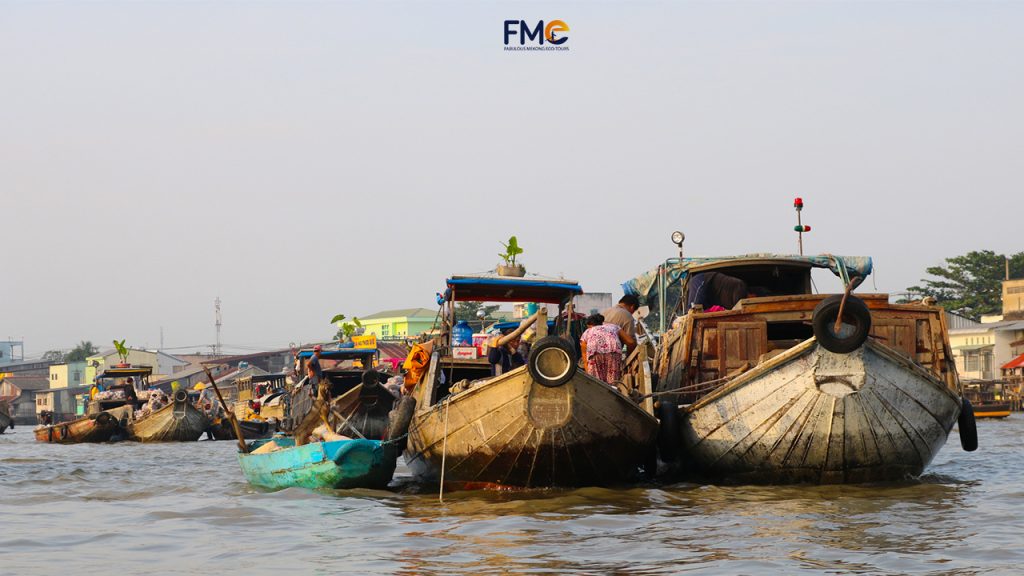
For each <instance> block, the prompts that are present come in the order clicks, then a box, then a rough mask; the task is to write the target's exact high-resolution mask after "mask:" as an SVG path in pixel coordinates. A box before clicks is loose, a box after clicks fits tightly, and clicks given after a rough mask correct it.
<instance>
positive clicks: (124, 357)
mask: <svg viewBox="0 0 1024 576" xmlns="http://www.w3.org/2000/svg"><path fill="white" fill-rule="evenodd" d="M114 349H115V350H117V357H118V358H120V359H121V362H120V363H119V364H118V365H117V367H118V368H127V367H129V366H131V364H129V363H128V348H127V347H126V346H125V345H124V339H121V341H120V342H118V341H117V340H114Z"/></svg>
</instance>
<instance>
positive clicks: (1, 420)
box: [0, 406, 14, 434]
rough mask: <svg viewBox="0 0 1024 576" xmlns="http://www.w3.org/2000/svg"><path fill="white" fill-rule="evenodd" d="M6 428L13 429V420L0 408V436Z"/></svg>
mask: <svg viewBox="0 0 1024 576" xmlns="http://www.w3.org/2000/svg"><path fill="white" fill-rule="evenodd" d="M8 428H14V418H11V416H10V414H8V413H7V411H6V410H5V409H4V407H2V406H0V434H3V433H4V431H5V430H7V429H8Z"/></svg>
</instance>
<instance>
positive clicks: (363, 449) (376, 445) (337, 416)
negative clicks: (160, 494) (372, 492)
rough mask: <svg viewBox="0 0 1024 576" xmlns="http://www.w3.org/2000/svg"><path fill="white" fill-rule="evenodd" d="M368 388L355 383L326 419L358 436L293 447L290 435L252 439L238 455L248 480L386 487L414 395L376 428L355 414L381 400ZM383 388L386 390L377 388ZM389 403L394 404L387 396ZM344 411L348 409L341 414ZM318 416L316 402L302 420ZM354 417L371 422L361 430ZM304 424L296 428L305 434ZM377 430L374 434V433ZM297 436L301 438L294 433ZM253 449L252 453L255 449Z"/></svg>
mask: <svg viewBox="0 0 1024 576" xmlns="http://www.w3.org/2000/svg"><path fill="white" fill-rule="evenodd" d="M372 388H373V387H372V386H367V390H363V385H362V384H357V385H356V386H354V387H353V388H352V389H351V390H350V391H349V392H348V393H346V394H343V395H342V396H341V397H340V398H338V399H336V400H335V401H334V402H332V403H331V410H330V412H331V414H332V415H331V416H330V417H329V418H330V419H331V421H332V424H334V427H335V428H336V429H344V430H345V431H346V432H347V433H348V434H350V435H353V436H360V437H359V438H351V439H346V440H335V441H329V442H313V443H309V444H301V443H299V445H296V444H297V443H296V440H295V438H283V437H275V438H273V439H271V440H257V441H255V442H252V443H250V444H249V445H248V447H249V453H245V454H243V453H239V455H238V463H239V466H241V468H242V473H243V474H244V475H245V477H246V480H248V481H249V483H250V484H253V485H256V486H263V487H266V488H273V489H279V488H288V487H292V486H297V487H303V488H386V487H387V485H388V483H389V482H390V481H391V478H392V476H393V475H394V473H395V467H396V466H397V463H398V457H399V455H401V453H402V449H403V447H404V446H405V434H406V432H407V431H408V429H409V421H410V419H411V418H412V413H413V410H414V408H415V405H416V404H415V399H414V398H412V397H410V396H406V397H404V398H403V399H402V400H401V401H400V402H399V403H398V405H397V408H396V409H395V410H393V411H391V412H390V414H388V415H386V416H385V418H387V424H386V426H385V427H384V428H379V427H377V426H376V423H373V417H367V418H358V415H359V414H361V413H365V412H368V411H369V412H373V411H375V409H376V408H377V407H379V406H381V405H382V404H383V402H376V401H375V402H373V403H372V406H369V405H368V404H370V401H369V400H368V398H370V397H372V396H373V395H374V394H375V391H373V390H372ZM381 391H383V392H387V391H386V390H383V389H381ZM391 400H392V401H391V402H390V403H388V407H389V410H390V406H392V405H394V397H393V396H392V397H391ZM344 413H348V414H349V417H348V418H346V417H345V415H344ZM319 420H320V416H319V406H316V412H310V414H309V415H308V417H307V418H306V421H308V422H316V421H319ZM353 420H357V421H358V420H362V421H366V422H371V423H372V424H371V425H370V426H369V427H367V428H365V429H364V430H359V429H358V428H356V427H355V426H354V425H353ZM307 428H309V424H307V422H305V421H304V422H303V423H302V424H300V425H299V426H298V427H297V431H299V432H298V433H299V434H308V432H305V430H306V429H307ZM375 431H379V434H374V432H375ZM298 437H299V438H302V436H298ZM269 443H273V444H275V445H276V446H274V448H276V449H275V450H274V451H270V452H266V453H260V452H261V450H260V449H261V448H264V447H265V446H266V445H267V444H269ZM254 451H255V453H254Z"/></svg>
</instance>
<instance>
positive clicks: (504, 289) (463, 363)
mask: <svg viewBox="0 0 1024 576" xmlns="http://www.w3.org/2000/svg"><path fill="white" fill-rule="evenodd" d="M582 293H583V288H581V287H580V285H579V283H577V282H575V281H573V280H565V279H561V278H545V277H541V276H530V277H526V278H516V277H508V276H498V275H496V274H483V275H466V276H452V277H451V278H449V279H448V280H447V287H446V289H445V292H444V294H443V295H442V297H441V298H440V299H439V300H440V302H441V306H442V310H441V324H442V325H441V330H440V332H439V335H438V337H437V338H436V339H435V341H436V342H438V343H439V344H440V347H439V348H438V347H435V348H434V351H435V352H438V362H439V365H438V367H437V370H436V371H435V372H436V374H437V375H438V378H437V381H436V382H434V383H433V386H432V387H431V388H430V397H429V398H428V399H427V404H426V405H433V404H435V403H436V402H438V401H439V400H441V399H442V398H444V397H445V396H447V395H448V394H449V392H450V390H451V386H452V384H454V383H457V382H460V381H463V380H467V381H470V382H472V381H474V380H479V379H482V378H490V377H491V376H492V375H493V374H492V369H491V365H490V363H489V362H488V361H487V358H486V356H482V355H481V354H479V351H478V350H477V348H476V347H475V346H453V343H454V341H453V338H454V327H455V325H456V323H457V320H456V318H455V305H456V304H457V303H458V302H480V303H508V302H530V303H536V304H541V305H544V304H554V305H557V306H558V315H557V316H556V317H555V318H553V319H550V320H548V318H547V309H546V307H545V306H541V307H540V309H539V311H538V321H537V322H535V323H534V328H535V330H536V334H537V336H536V337H537V339H540V338H543V337H544V336H547V335H548V334H558V335H561V336H566V337H568V338H569V339H570V340H571V341H573V342H575V343H576V346H577V347H578V346H579V336H580V334H582V332H583V326H582V317H581V316H580V315H579V314H576V313H575V312H574V310H573V300H574V298H575V297H576V296H577V295H578V294H582ZM519 324H520V323H519V322H510V323H505V327H506V328H515V327H518V326H519ZM578 352H579V350H578V349H577V353H578ZM423 401H424V399H422V398H421V399H420V402H423Z"/></svg>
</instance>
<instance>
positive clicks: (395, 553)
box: [0, 414, 1024, 576]
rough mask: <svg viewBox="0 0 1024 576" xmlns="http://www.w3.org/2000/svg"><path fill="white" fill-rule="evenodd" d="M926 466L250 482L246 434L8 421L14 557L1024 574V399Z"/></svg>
mask: <svg viewBox="0 0 1024 576" xmlns="http://www.w3.org/2000/svg"><path fill="white" fill-rule="evenodd" d="M978 424H979V437H980V443H981V447H980V448H979V449H978V451H977V452H974V453H967V452H963V451H962V450H961V449H960V444H959V440H958V437H957V434H956V431H955V429H954V432H953V434H952V435H951V436H950V439H949V442H948V443H947V444H946V446H945V447H944V448H943V449H942V451H941V452H940V453H939V455H938V457H937V458H936V460H935V461H934V462H933V463H932V465H931V466H930V467H929V468H928V470H927V471H926V472H925V474H924V475H923V476H922V477H921V478H920V479H919V480H915V481H908V482H902V483H898V484H886V485H870V486H784V487H772V486H707V485H696V484H675V485H671V486H644V487H637V488H632V489H626V490H607V489H597V488H587V489H581V490H571V491H570V490H560V491H547V490H544V491H529V492H518V493H497V492H456V493H448V494H445V497H444V502H443V503H440V502H438V495H437V493H436V492H435V491H433V490H430V491H429V493H428V492H427V490H426V489H425V488H421V487H419V486H416V485H415V484H413V483H412V482H411V480H410V478H409V473H408V470H407V469H406V468H404V467H402V466H401V465H400V466H399V470H398V474H397V476H396V481H395V483H393V484H394V485H396V486H395V489H394V490H391V491H371V490H354V491H330V492H313V491H309V490H304V489H288V490H282V491H278V492H268V491H264V490H260V489H256V488H253V487H250V486H249V485H248V484H246V482H245V481H244V480H243V478H242V474H241V472H240V471H239V469H238V464H237V462H236V460H235V444H234V443H233V442H197V443H189V444H162V445H141V444H135V443H122V444H110V445H77V446H57V445H47V444H39V443H36V442H35V441H34V438H33V436H32V434H31V430H30V429H29V428H28V427H19V428H16V429H15V431H14V432H15V433H14V434H11V433H10V431H8V433H7V434H2V435H0V574H2V575H7V574H13V575H21V574H62V573H71V574H103V575H105V576H113V575H123V574H210V573H245V574H278V573H282V574H283V573H288V574H339V573H349V574H438V575H441V574H445V575H447V574H508V573H547V574H564V573H580V574H626V573H629V574H677V573H684V572H685V573H701V574H766V573H774V574H794V573H820V574H835V573H858V574H1019V573H1024V566H1022V562H1024V536H1022V534H1021V531H1022V528H1024V521H1022V520H1021V518H1024V486H1022V484H1021V481H1020V479H1021V477H1022V476H1024V450H1022V447H1021V445H1020V439H1021V438H1024V416H1022V415H1020V414H1014V415H1013V416H1011V417H1010V418H1008V419H1006V420H1002V421H988V420H983V421H979V423H978Z"/></svg>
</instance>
